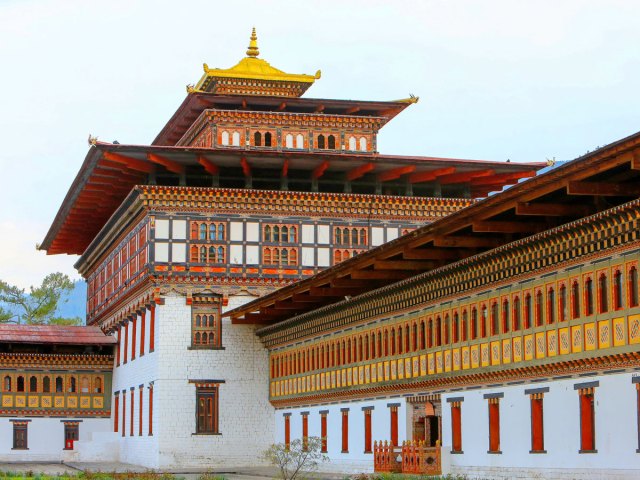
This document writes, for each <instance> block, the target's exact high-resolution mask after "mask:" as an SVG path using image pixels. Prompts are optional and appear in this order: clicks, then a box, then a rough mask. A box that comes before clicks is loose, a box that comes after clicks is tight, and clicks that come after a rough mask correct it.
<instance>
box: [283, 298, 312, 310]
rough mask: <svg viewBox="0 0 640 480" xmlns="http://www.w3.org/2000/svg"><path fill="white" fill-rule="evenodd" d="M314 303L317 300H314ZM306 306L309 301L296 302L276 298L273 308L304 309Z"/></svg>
mask: <svg viewBox="0 0 640 480" xmlns="http://www.w3.org/2000/svg"><path fill="white" fill-rule="evenodd" d="M316 303H318V302H317V301H316ZM308 306H309V302H304V303H302V302H300V303H298V302H290V301H283V300H276V302H275V304H274V306H273V308H275V309H276V310H306V309H307V307H308Z"/></svg>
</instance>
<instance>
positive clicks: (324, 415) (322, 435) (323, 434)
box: [320, 411, 327, 452]
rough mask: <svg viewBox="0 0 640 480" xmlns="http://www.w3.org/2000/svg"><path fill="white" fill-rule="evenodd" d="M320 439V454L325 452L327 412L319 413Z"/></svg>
mask: <svg viewBox="0 0 640 480" xmlns="http://www.w3.org/2000/svg"><path fill="white" fill-rule="evenodd" d="M320 438H321V439H322V449H321V451H322V452H326V451H327V412H326V411H325V412H320Z"/></svg>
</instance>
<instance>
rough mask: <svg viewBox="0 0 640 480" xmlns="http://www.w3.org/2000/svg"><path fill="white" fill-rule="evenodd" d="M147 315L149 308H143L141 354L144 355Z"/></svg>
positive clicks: (141, 317) (141, 314)
mask: <svg viewBox="0 0 640 480" xmlns="http://www.w3.org/2000/svg"><path fill="white" fill-rule="evenodd" d="M146 315H147V309H146V308H143V309H142V312H140V356H141V357H142V356H143V355H144V337H145V335H144V334H145V330H146V328H145V327H146V325H145V324H146Z"/></svg>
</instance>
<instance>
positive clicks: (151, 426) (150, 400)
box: [149, 383, 153, 435]
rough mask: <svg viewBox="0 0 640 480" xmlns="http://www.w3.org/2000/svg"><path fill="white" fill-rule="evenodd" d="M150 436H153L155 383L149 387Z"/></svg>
mask: <svg viewBox="0 0 640 480" xmlns="http://www.w3.org/2000/svg"><path fill="white" fill-rule="evenodd" d="M149 435H153V383H152V384H151V385H149Z"/></svg>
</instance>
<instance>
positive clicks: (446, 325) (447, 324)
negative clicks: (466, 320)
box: [443, 314, 451, 345]
mask: <svg viewBox="0 0 640 480" xmlns="http://www.w3.org/2000/svg"><path fill="white" fill-rule="evenodd" d="M450 329H451V322H450V321H449V314H447V315H445V317H444V332H443V333H444V335H443V337H444V342H443V344H444V345H449V341H450V338H449V332H450Z"/></svg>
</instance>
